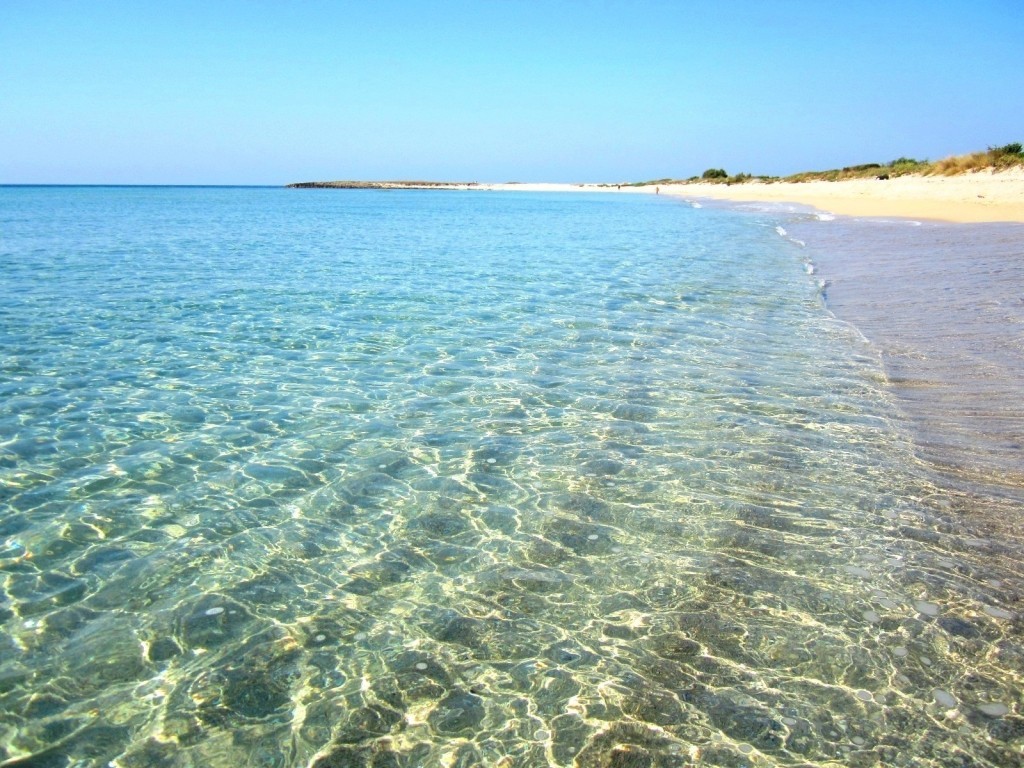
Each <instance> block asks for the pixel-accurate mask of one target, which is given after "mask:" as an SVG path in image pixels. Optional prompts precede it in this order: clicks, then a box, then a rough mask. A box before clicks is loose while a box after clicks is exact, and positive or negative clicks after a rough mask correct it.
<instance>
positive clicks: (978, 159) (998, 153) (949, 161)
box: [635, 142, 1024, 186]
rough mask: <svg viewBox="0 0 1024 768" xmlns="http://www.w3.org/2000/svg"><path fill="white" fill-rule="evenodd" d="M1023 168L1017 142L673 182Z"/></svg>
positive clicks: (717, 172) (711, 173)
mask: <svg viewBox="0 0 1024 768" xmlns="http://www.w3.org/2000/svg"><path fill="white" fill-rule="evenodd" d="M1015 167H1024V147H1022V145H1021V144H1020V143H1019V142H1015V143H1013V144H1005V145H1003V146H1001V147H989V148H988V149H987V150H985V151H983V152H972V153H970V154H967V155H956V156H954V157H947V158H944V159H942V160H937V161H935V162H931V161H929V160H915V159H914V158H912V157H898V158H896V159H895V160H892V161H891V162H888V163H863V164H861V165H851V166H847V167H845V168H834V169H832V170H828V171H802V172H800V173H794V174H791V175H789V176H752V175H751V174H749V173H737V174H734V175H731V176H730V175H729V174H727V173H726V172H725V171H724V170H722V169H720V168H713V169H709V170H707V171H705V172H704V175H703V176H691V177H690V178H688V179H679V180H676V181H675V182H673V183H677V184H693V183H698V182H699V183H704V184H707V183H711V184H742V183H744V182H747V181H755V180H756V181H762V182H767V183H771V182H776V181H784V182H790V183H799V182H802V181H845V180H847V179H872V178H875V179H894V178H897V177H899V176H907V175H910V174H915V175H919V176H955V175H956V174H960V173H972V172H974V171H982V170H987V169H991V170H995V171H1001V170H1005V169H1007V168H1015ZM655 183H658V184H668V183H670V182H669V180H668V179H660V180H658V181H657V182H653V181H648V182H639V183H638V184H636V185H635V186H643V185H646V184H655Z"/></svg>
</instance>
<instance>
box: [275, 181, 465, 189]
mask: <svg viewBox="0 0 1024 768" xmlns="http://www.w3.org/2000/svg"><path fill="white" fill-rule="evenodd" d="M285 186H286V187H288V188H289V189H468V188H471V187H475V186H478V185H477V183H476V182H475V181H471V182H460V181H299V182H295V183H294V184H286V185H285Z"/></svg>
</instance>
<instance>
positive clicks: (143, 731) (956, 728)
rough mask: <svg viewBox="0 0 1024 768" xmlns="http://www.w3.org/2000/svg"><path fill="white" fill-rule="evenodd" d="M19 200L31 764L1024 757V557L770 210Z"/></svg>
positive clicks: (15, 469)
mask: <svg viewBox="0 0 1024 768" xmlns="http://www.w3.org/2000/svg"><path fill="white" fill-rule="evenodd" d="M3 194H5V195H15V194H16V195H29V196H31V195H37V196H45V195H55V196H59V195H72V196H73V195H78V196H79V197H77V198H75V199H74V200H73V201H71V202H74V203H75V205H74V206H72V205H71V204H70V202H69V201H68V200H64V199H48V200H46V201H43V202H45V203H46V204H45V205H43V204H42V203H41V201H40V200H38V199H32V198H31V197H29V198H27V199H26V198H16V199H15V200H14V203H15V204H16V205H12V206H8V207H6V208H3V209H0V210H17V212H18V216H20V218H19V219H18V220H17V221H16V222H14V223H12V222H11V221H5V222H3V225H4V228H5V232H10V233H11V234H10V236H9V237H6V238H5V240H6V242H5V244H4V248H5V249H6V251H7V253H6V254H5V258H4V259H3V260H0V285H3V286H4V287H3V288H0V297H2V298H3V302H2V305H3V309H2V310H0V311H2V313H3V314H2V317H3V321H2V326H0V328H2V331H3V337H2V338H3V348H2V352H3V358H2V359H3V369H2V370H3V375H2V379H0V381H2V394H3V398H2V400H0V428H2V433H0V434H2V442H0V477H2V483H3V485H2V488H3V494H4V501H3V503H4V511H3V512H2V517H0V534H2V536H3V545H2V547H3V548H2V549H0V569H2V573H3V576H2V579H3V580H2V585H3V598H4V602H3V604H2V606H0V618H2V620H3V622H4V625H3V626H4V635H3V637H2V642H3V655H2V661H0V680H2V688H0V697H2V699H0V701H2V706H0V711H2V713H3V714H2V715H0V729H2V731H3V738H2V739H0V743H2V744H3V745H5V746H3V747H0V757H2V759H3V760H5V761H7V762H8V763H10V764H12V765H20V764H23V765H47V766H49V765H54V766H70V765H106V764H107V763H111V762H112V763H113V764H114V765H117V766H124V767H125V768H128V767H134V766H139V767H140V768H141V767H142V766H146V767H148V766H194V765H203V766H237V765H262V766H306V765H315V766H318V768H329V767H335V768H336V767H337V766H374V767H375V768H379V767H382V766H420V765H426V766H431V765H436V766H441V765H445V766H472V765H496V766H498V765H505V766H546V765H553V766H563V765H574V764H575V765H579V766H588V767H590V766H593V767H596V766H688V765H709V766H742V765H750V766H756V765H775V764H777V765H794V766H825V765H833V766H839V765H844V766H845V765H854V766H873V765H879V766H881V765H886V766H890V765H892V766H921V765H935V766H947V765H979V766H997V765H1003V766H1005V765H1010V764H1013V763H1014V762H1015V761H1016V760H1018V759H1019V757H1020V745H1021V739H1022V736H1024V720H1022V719H1021V718H1020V716H1019V715H1018V707H1019V698H1020V691H1021V690H1022V686H1021V683H1022V681H1021V669H1022V658H1024V657H1022V650H1021V643H1020V637H1021V633H1020V619H1019V617H1018V614H1017V612H1016V609H1015V607H1014V606H1015V605H1016V603H1017V601H1018V600H1019V595H1020V593H1021V577H1020V574H1021V573H1022V569H1021V556H1020V550H1019V548H1017V547H1015V546H1014V545H1013V544H1012V543H1008V542H1007V541H1005V540H1001V539H998V538H995V537H992V536H990V535H989V534H988V532H987V531H986V530H984V529H983V528H981V527H977V526H975V527H972V524H971V523H970V522H969V521H967V520H966V519H965V518H964V515H966V514H968V513H969V512H970V511H971V510H969V509H962V508H961V507H962V505H963V504H965V503H967V500H966V498H965V497H963V496H960V495H957V494H955V493H950V492H947V491H944V490H942V489H941V488H939V487H938V486H937V485H935V483H934V478H932V476H931V475H929V473H928V472H927V471H926V468H925V467H924V466H923V465H922V464H921V463H920V462H919V461H918V459H916V458H915V454H914V451H915V448H914V446H913V445H912V444H911V442H910V440H909V438H908V435H909V432H908V430H907V427H906V424H905V423H904V421H903V420H902V416H901V415H900V411H899V410H898V409H897V407H896V405H895V403H894V402H893V400H892V399H891V394H890V392H889V390H888V389H887V385H886V379H885V375H884V372H883V370H882V368H881V365H880V363H879V360H878V356H877V354H876V352H875V351H874V349H873V348H872V347H870V346H869V345H868V344H867V343H866V342H865V341H864V340H863V338H862V337H860V336H859V334H858V333H857V332H856V331H855V330H854V329H852V328H851V327H850V326H848V325H846V324H845V323H843V322H840V321H838V320H836V319H835V318H834V317H832V316H831V315H830V313H829V312H828V311H827V310H826V309H825V308H824V306H823V305H822V302H821V298H820V295H819V293H818V286H817V284H816V282H815V277H814V276H812V275H808V274H807V272H806V271H805V269H804V265H803V263H802V259H803V256H802V254H801V252H800V251H799V249H798V248H797V247H796V246H795V245H793V244H792V243H791V242H788V241H786V240H784V239H782V238H780V237H778V235H777V234H776V233H775V231H774V227H775V226H776V224H777V221H776V219H774V218H772V217H771V216H768V215H767V214H765V215H761V216H758V215H750V214H748V213H735V212H729V211H721V210H714V209H711V208H705V209H702V210H699V211H697V210H692V209H689V208H687V207H685V206H684V205H682V204H680V203H679V202H677V201H670V200H654V199H634V198H628V199H623V198H621V197H615V198H606V197H603V196H600V195H587V196H574V195H563V196H557V197H544V196H534V195H529V194H522V195H502V194H500V193H494V194H493V195H473V194H471V193H470V194H466V195H463V194H461V193H445V194H436V195H423V194H417V193H403V192H398V193H373V192H359V193H337V194H333V193H332V194H329V195H321V194H318V195H305V194H302V193H283V192H280V191H277V190H166V191H164V192H163V193H162V195H157V196H156V198H153V197H149V198H145V199H137V198H134V197H133V196H132V195H133V194H134V193H133V192H132V191H131V190H78V191H74V190H72V191H68V190H42V191H33V192H26V191H18V192H9V191H4V192H3ZM55 209H56V210H57V211H58V216H57V219H58V222H57V223H58V224H59V225H60V226H61V227H62V231H63V232H65V234H64V235H62V238H64V239H62V241H61V243H60V246H61V249H60V250H59V249H58V248H57V246H56V245H53V244H48V245H46V246H45V247H36V246H34V245H33V243H34V242H36V241H35V240H34V237H35V233H34V230H33V228H42V227H43V226H44V225H43V223H42V222H41V217H43V215H44V214H43V212H44V211H47V212H48V213H47V216H52V211H53V210H55ZM115 209H116V210H119V211H120V212H121V218H120V219H118V221H119V222H120V223H118V224H116V225H115V224H113V223H111V221H112V219H111V211H112V210H115ZM61 211H64V212H65V214H64V217H63V218H62V217H61V214H60V212H61ZM124 211H127V213H124ZM168 212H170V213H173V214H174V216H173V217H171V216H169V213H168ZM256 214H258V215H256ZM172 218H173V220H175V221H177V222H179V223H178V224H177V225H176V226H179V227H180V229H178V230H175V231H174V232H173V233H171V234H168V232H167V231H166V230H165V229H163V227H162V225H161V224H160V222H163V221H167V220H171V219H172ZM214 222H216V225H215V224H214ZM453 222H458V226H453ZM45 226H46V229H47V231H52V229H53V226H54V225H53V222H52V220H48V221H47V222H46V224H45ZM117 227H121V228H123V229H117ZM112 228H113V229H114V230H116V231H112ZM97 233H101V234H97ZM243 242H244V243H247V244H249V245H247V246H246V248H245V249H244V250H243V251H239V250H238V249H236V248H234V247H233V246H234V245H235V244H237V243H243ZM154 253H156V254H158V255H159V258H155V257H154V256H153V254H154ZM58 254H59V255H58ZM58 258H59V259H63V263H62V265H61V267H60V269H59V270H56V269H54V263H55V260H57V259H58ZM240 259H244V269H243V268H241V267H240ZM970 503H972V504H980V503H990V502H988V501H983V500H977V499H972V500H970ZM991 503H992V504H995V503H998V501H997V500H996V501H991ZM23 758H24V761H22V759H23Z"/></svg>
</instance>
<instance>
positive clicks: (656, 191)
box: [654, 187, 661, 195]
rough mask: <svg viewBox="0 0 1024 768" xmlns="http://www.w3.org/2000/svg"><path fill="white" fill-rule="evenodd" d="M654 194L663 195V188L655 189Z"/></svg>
mask: <svg viewBox="0 0 1024 768" xmlns="http://www.w3.org/2000/svg"><path fill="white" fill-rule="evenodd" d="M654 194H656V195H660V194H661V187H655V188H654Z"/></svg>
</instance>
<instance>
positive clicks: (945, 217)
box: [286, 168, 1024, 224]
mask: <svg viewBox="0 0 1024 768" xmlns="http://www.w3.org/2000/svg"><path fill="white" fill-rule="evenodd" d="M286 186H287V187H288V188H291V189H334V190H339V189H341V190H345V189H347V190H360V189H388V190H401V189H406V190H408V189H417V190H454V191H485V192H604V193H609V194H648V195H653V194H665V195H671V196H673V197H682V198H684V199H687V200H701V199H709V200H725V201H730V202H737V203H756V202H762V203H778V204H787V203H788V204H795V205H805V206H809V207H811V208H814V209H817V210H819V211H821V212H824V213H830V214H834V215H838V216H855V217H871V218H905V219H927V220H934V221H948V222H957V223H975V224H978V223H989V222H1007V223H1024V168H1010V169H1007V170H1002V171H993V170H983V171H975V172H972V173H963V174H959V175H956V176H918V175H906V176H898V177H896V178H892V179H885V180H882V179H875V178H872V179H848V180H844V181H803V182H790V181H758V180H752V181H745V182H742V183H737V184H727V183H724V182H706V181H704V182H702V181H695V182H681V183H668V184H653V183H652V184H643V185H634V184H607V183H603V184H598V183H582V184H581V183H553V182H506V183H487V182H444V181H442V182H434V181H306V182H297V183H293V184H288V185H286Z"/></svg>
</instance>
